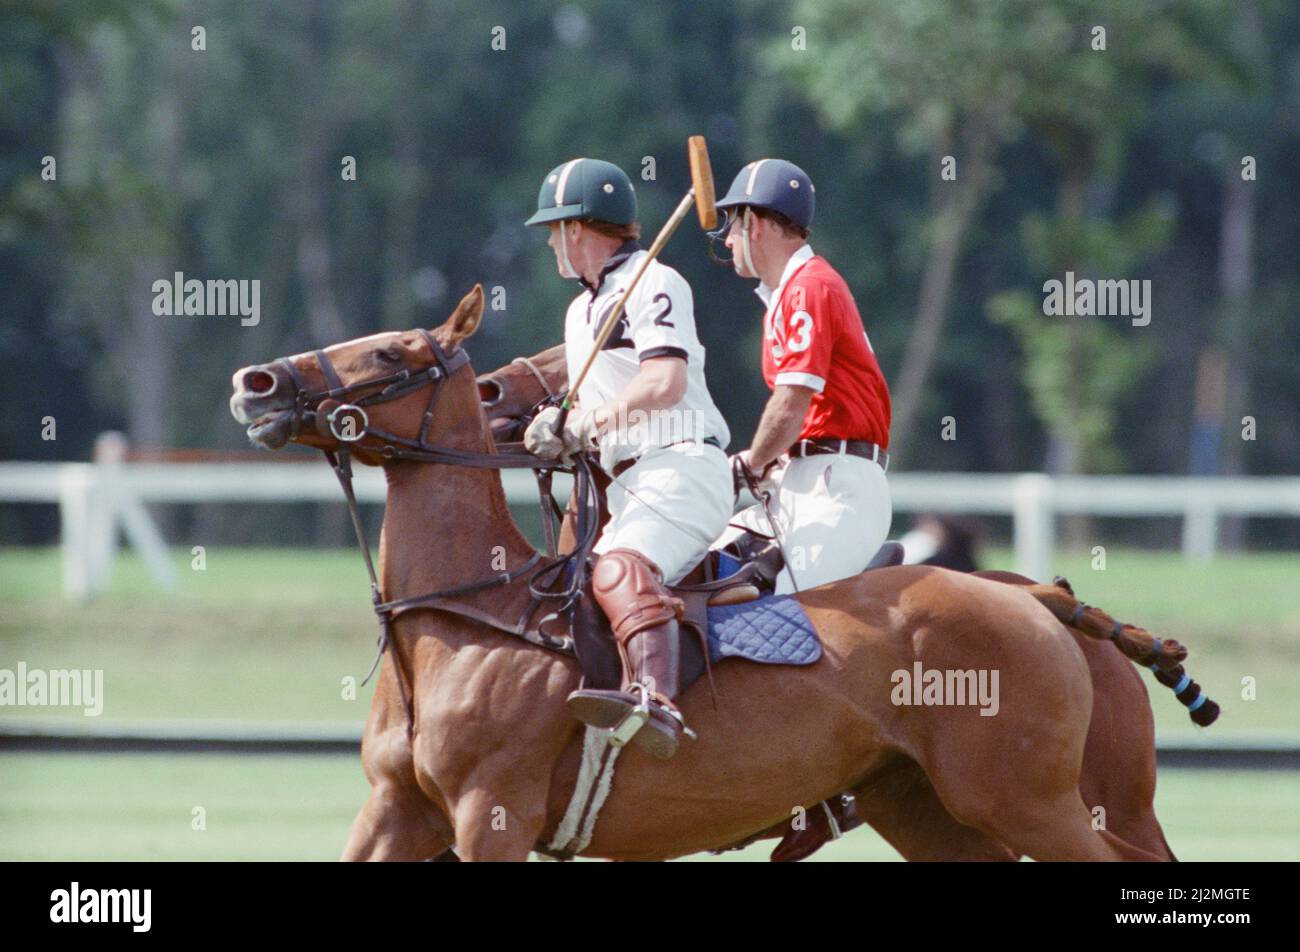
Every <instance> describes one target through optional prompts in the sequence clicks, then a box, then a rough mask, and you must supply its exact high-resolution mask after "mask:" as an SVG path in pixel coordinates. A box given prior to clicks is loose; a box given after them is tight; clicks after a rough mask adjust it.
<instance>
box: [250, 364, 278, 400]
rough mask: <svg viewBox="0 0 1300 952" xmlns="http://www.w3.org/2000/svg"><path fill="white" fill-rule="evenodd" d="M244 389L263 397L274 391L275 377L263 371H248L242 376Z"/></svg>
mask: <svg viewBox="0 0 1300 952" xmlns="http://www.w3.org/2000/svg"><path fill="white" fill-rule="evenodd" d="M244 389H245V390H247V391H248V392H249V393H255V394H258V395H259V396H264V395H266V394H268V393H270V392H271V391H272V390H274V389H275V377H274V376H272V375H271V374H269V373H267V372H266V371H265V370H250V371H249V372H248V373H246V374H244Z"/></svg>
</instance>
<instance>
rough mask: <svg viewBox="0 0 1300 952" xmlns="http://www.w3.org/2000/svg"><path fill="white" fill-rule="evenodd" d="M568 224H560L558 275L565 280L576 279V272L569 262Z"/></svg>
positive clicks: (564, 222)
mask: <svg viewBox="0 0 1300 952" xmlns="http://www.w3.org/2000/svg"><path fill="white" fill-rule="evenodd" d="M568 232H569V223H568V222H567V221H562V222H560V275H561V276H562V277H565V278H576V277H578V272H577V270H576V269H575V268H574V267H573V262H572V261H570V260H569V240H568Z"/></svg>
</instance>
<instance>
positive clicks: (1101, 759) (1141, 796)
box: [973, 571, 1176, 860]
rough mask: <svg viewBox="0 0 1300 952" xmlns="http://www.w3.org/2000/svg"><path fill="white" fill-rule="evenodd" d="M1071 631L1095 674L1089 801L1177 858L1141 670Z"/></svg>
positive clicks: (1158, 851)
mask: <svg viewBox="0 0 1300 952" xmlns="http://www.w3.org/2000/svg"><path fill="white" fill-rule="evenodd" d="M973 574H974V575H975V576H977V577H979V578H987V579H990V580H992V581H997V582H1003V583H1005V584H1008V585H1016V586H1020V587H1027V586H1033V585H1036V584H1038V583H1037V582H1036V581H1035V580H1034V579H1031V578H1027V577H1026V576H1023V575H1016V574H1015V573H1013V572H995V571H984V572H975V573H973ZM1070 634H1071V635H1072V636H1073V637H1074V640H1075V643H1076V644H1077V645H1078V646H1079V648H1080V650H1081V651H1083V654H1084V657H1085V658H1086V659H1087V661H1088V669H1089V673H1090V675H1091V680H1092V695H1093V704H1092V719H1091V721H1090V723H1089V726H1088V740H1087V744H1086V746H1085V747H1084V751H1083V773H1082V775H1081V777H1080V780H1079V790H1080V793H1082V795H1083V802H1084V804H1085V805H1086V806H1088V807H1089V808H1090V809H1091V808H1095V807H1098V806H1101V807H1104V808H1105V810H1106V815H1105V822H1106V824H1107V828H1108V829H1110V830H1111V832H1113V833H1115V834H1116V835H1117V836H1118V837H1119V838H1120V839H1121V840H1123V841H1125V842H1126V843H1130V844H1132V845H1133V846H1136V847H1138V848H1139V849H1143V850H1146V851H1147V852H1149V853H1152V854H1154V855H1156V856H1158V857H1160V858H1162V859H1169V860H1174V859H1176V857H1175V856H1174V854H1173V851H1172V850H1170V849H1169V844H1168V842H1166V840H1165V835H1164V831H1163V830H1162V829H1161V828H1160V821H1159V820H1158V819H1157V818H1156V814H1155V809H1154V806H1153V803H1154V799H1155V786H1156V752H1155V723H1154V719H1153V717H1152V714H1151V702H1150V698H1149V696H1148V694H1147V688H1146V684H1145V682H1144V681H1143V678H1142V676H1141V673H1140V672H1139V671H1138V669H1137V668H1135V667H1134V666H1133V664H1132V662H1130V661H1129V660H1128V659H1127V658H1125V657H1124V656H1123V655H1122V654H1120V653H1119V652H1118V651H1116V650H1115V648H1114V646H1113V645H1111V644H1109V643H1105V642H1099V641H1097V640H1095V639H1093V638H1089V637H1088V636H1087V635H1085V634H1083V633H1082V632H1080V631H1078V630H1075V629H1073V628H1071V629H1070Z"/></svg>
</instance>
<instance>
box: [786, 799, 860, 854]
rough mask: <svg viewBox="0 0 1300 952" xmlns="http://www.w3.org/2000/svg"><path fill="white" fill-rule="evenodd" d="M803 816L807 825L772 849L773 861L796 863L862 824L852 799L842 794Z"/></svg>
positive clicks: (792, 831)
mask: <svg viewBox="0 0 1300 952" xmlns="http://www.w3.org/2000/svg"><path fill="white" fill-rule="evenodd" d="M806 816H807V821H808V822H807V826H805V827H804V828H803V829H802V830H796V829H791V830H790V832H788V833H786V835H785V837H784V838H783V839H782V840H781V842H780V843H778V844H776V849H774V850H772V862H774V863H797V862H799V860H801V859H807V858H808V857H809V856H811V855H812V854H813V853H816V852H817V851H818V850H819V849H821V848H822V847H823V846H825V845H826V843H827V842H829V841H830V840H838V839H839V838H840V837H841V836H843V835H844V834H845V833H847V832H848V831H849V830H852V829H854V828H855V827H859V826H861V825H862V820H861V818H860V817H859V816H858V813H857V810H856V808H855V806H854V802H853V797H851V796H849V795H848V794H843V793H842V794H840V795H839V796H838V797H831V798H830V799H829V800H823V801H822V802H821V803H819V804H817V805H816V806H815V807H813V808H812V809H811V810H809V811H808V812H807V814H806Z"/></svg>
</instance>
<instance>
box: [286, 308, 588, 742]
mask: <svg viewBox="0 0 1300 952" xmlns="http://www.w3.org/2000/svg"><path fill="white" fill-rule="evenodd" d="M419 333H420V334H421V335H422V336H423V338H424V340H425V343H427V344H428V346H429V349H430V350H431V351H432V353H433V357H434V365H433V366H432V367H428V368H425V369H424V370H418V371H412V370H410V369H408V368H404V369H402V370H401V371H398V372H396V373H393V374H388V375H384V376H380V377H375V378H371V379H369V380H362V381H359V382H357V383H354V384H348V385H344V383H343V382H342V380H341V379H340V378H339V375H338V372H337V371H336V370H335V369H334V366H333V364H332V363H331V362H330V359H329V357H328V355H326V353H325V351H323V350H317V351H314V352H313V356H314V357H315V359H316V362H317V364H318V365H319V367H320V369H321V373H322V374H323V375H324V377H325V382H326V385H327V389H325V390H323V391H316V392H312V391H310V390H308V388H307V385H306V381H305V380H303V378H302V375H301V374H300V373H299V372H298V369H297V367H295V366H294V364H293V361H292V360H290V359H289V358H281V360H280V361H279V362H278V363H279V364H280V365H281V366H283V367H284V368H285V370H286V372H287V373H288V376H289V378H290V379H291V380H292V381H293V383H294V387H295V394H294V410H293V416H292V419H291V424H290V429H291V432H292V433H293V435H295V436H296V435H297V434H299V433H300V432H302V429H303V427H305V426H308V425H311V426H316V425H317V420H316V417H317V415H318V414H319V413H320V412H321V406H320V405H321V402H322V401H324V400H331V401H336V400H342V399H343V398H346V397H349V396H351V395H352V394H355V393H357V392H358V391H361V390H371V392H370V393H368V394H366V395H365V396H362V397H360V398H358V399H356V400H354V401H353V402H351V403H339V404H338V405H337V406H335V407H334V408H333V409H331V410H329V411H328V416H327V417H326V422H327V423H328V424H329V426H330V430H331V432H332V433H333V434H334V436H335V437H336V439H338V440H339V443H340V447H339V449H338V450H323V452H324V454H325V458H326V459H327V460H328V461H329V464H330V467H331V469H333V470H334V475H335V476H336V477H337V478H338V481H339V485H340V486H341V487H342V489H343V496H344V499H345V500H346V502H347V507H348V515H349V517H350V518H351V520H352V529H353V532H354V533H355V534H356V538H357V547H358V548H359V549H360V550H361V555H362V557H363V559H364V560H365V565H366V573H367V574H368V575H369V576H370V599H371V603H372V606H373V608H374V611H375V615H376V617H377V618H378V621H379V641H378V650H377V651H376V653H375V660H374V663H373V664H371V666H370V671H369V673H367V674H366V677H365V679H364V680H363V681H362V682H361V683H362V684H363V685H364V684H366V683H368V682H369V681H370V679H371V678H372V677H373V676H374V673H375V671H376V670H378V668H379V663H380V661H381V659H382V658H383V656H384V652H385V651H387V650H388V649H389V647H390V646H392V647H393V652H392V654H393V663H394V666H395V668H396V675H397V685H398V691H399V693H400V695H401V701H402V706H403V708H404V709H405V711H406V716H407V720H406V732H407V736H408V738H409V737H411V736H412V735H413V734H414V730H415V710H414V706H413V702H412V700H411V691H413V690H414V681H413V680H412V679H411V678H410V677H409V676H408V673H407V672H406V670H405V664H404V662H403V659H402V657H401V653H400V651H398V649H397V647H396V645H395V643H394V640H393V637H392V635H393V624H394V622H395V621H396V619H397V618H398V617H399V616H400V615H402V614H403V613H405V612H408V611H419V610H426V611H445V612H451V613H454V614H458V615H461V616H464V617H468V618H473V619H475V620H476V621H480V622H483V623H486V624H489V625H491V626H493V627H495V628H497V629H498V630H500V631H503V632H506V633H507V634H512V635H516V636H518V637H520V638H523V639H524V640H525V641H527V642H529V643H530V644H534V645H537V646H538V647H542V648H547V649H549V650H552V651H557V652H560V653H564V654H568V655H570V656H573V655H574V654H575V652H574V648H573V643H572V638H571V637H568V636H563V637H555V636H551V635H548V634H546V633H545V632H543V631H541V629H540V626H539V627H530V624H529V623H530V621H531V619H532V617H533V615H534V614H535V613H536V610H537V608H538V606H539V605H540V604H541V603H542V601H543V600H545V599H560V600H561V608H560V610H559V612H565V611H568V610H570V609H571V607H572V605H573V602H574V601H575V599H576V598H577V597H578V593H580V592H581V588H582V583H583V578H584V573H585V568H586V566H585V562H586V557H587V554H588V553H589V552H590V549H591V546H592V545H593V544H594V542H595V535H596V533H595V529H596V528H597V523H598V519H599V516H598V514H597V515H596V516H594V517H593V516H592V514H591V508H590V507H591V505H592V504H593V503H592V500H591V499H589V498H588V497H591V496H593V493H594V492H595V489H594V480H593V479H592V475H591V471H590V463H589V461H587V460H586V459H585V458H579V459H578V460H576V461H575V465H574V476H575V481H576V485H577V487H578V490H579V498H580V501H581V505H580V510H579V527H578V538H579V545H578V546H577V548H576V550H575V551H574V552H573V553H570V554H569V555H567V556H563V557H558V556H557V554H556V542H555V531H556V530H555V527H554V526H553V525H552V522H551V520H552V518H553V516H554V514H555V512H557V511H558V510H559V506H558V505H557V504H556V502H555V499H554V497H553V496H552V495H551V477H552V474H553V472H554V470H555V469H556V468H557V467H556V464H555V463H554V462H552V461H550V460H543V459H540V458H539V457H536V456H534V455H533V454H531V453H528V452H526V451H524V450H523V449H522V447H520V448H519V449H512V450H510V451H507V452H497V453H476V452H470V451H466V450H458V449H452V448H449V447H440V446H433V445H430V444H429V442H428V433H429V426H430V424H431V423H432V421H433V416H434V408H435V407H436V405H437V402H438V396H439V394H440V393H441V390H442V385H443V384H444V383H445V382H446V381H447V379H448V378H449V377H450V376H451V375H452V374H453V373H455V372H456V371H457V370H459V369H460V368H461V367H464V366H466V365H467V364H468V363H469V355H468V354H467V353H466V352H465V351H464V350H462V349H460V348H457V349H456V350H455V351H453V352H452V353H451V354H448V353H446V352H445V351H444V350H443V349H442V347H441V346H440V345H439V344H438V342H437V341H436V340H434V338H433V335H431V334H430V333H429V332H428V331H425V330H423V329H420V331H419ZM530 369H532V368H530ZM539 377H540V375H539ZM430 386H431V387H432V388H433V393H432V394H431V395H430V398H429V405H428V407H427V408H426V410H425V412H424V417H423V419H422V420H421V424H420V434H419V438H418V439H417V440H412V439H409V438H407V437H403V436H400V435H398V434H395V433H389V432H387V431H385V430H381V429H379V428H378V427H373V426H371V425H370V421H369V418H368V416H367V415H366V414H365V410H364V408H365V407H368V406H373V405H375V404H378V403H385V402H388V401H390V400H396V399H398V398H400V397H403V396H405V395H407V394H408V393H411V392H413V391H415V390H419V389H422V388H424V387H430ZM376 387H377V388H379V389H377V390H375V389H372V388H376ZM340 412H355V413H357V414H358V415H359V417H360V419H361V421H362V422H361V426H360V428H359V429H357V428H353V430H352V433H351V435H350V436H349V438H345V437H344V436H343V435H342V434H340V433H339V432H338V431H337V430H335V429H334V420H335V418H336V416H337V414H339V413H340ZM367 439H373V440H378V441H379V445H377V446H376V445H375V444H374V443H366V444H364V445H361V444H362V441H363V440H367ZM354 445H359V446H360V448H362V449H365V450H366V451H367V452H376V453H378V454H379V455H380V456H382V457H383V458H384V459H386V460H404V461H412V462H421V463H441V464H445V465H451V466H468V467H473V468H478V469H516V468H517V469H532V470H534V472H535V473H536V475H537V480H538V491H539V494H540V496H541V504H542V510H543V520H544V522H545V524H546V527H547V534H546V537H547V554H548V555H549V556H551V557H552V559H553V560H554V561H552V562H551V563H550V564H548V565H546V566H543V567H542V568H541V569H540V570H539V571H537V572H535V573H534V578H533V580H530V582H529V594H530V600H529V605H528V608H527V609H526V610H525V611H524V613H523V615H522V616H521V617H520V619H519V620H518V621H517V622H515V623H514V624H507V623H505V622H502V621H500V620H499V619H497V618H495V617H493V616H492V615H491V614H490V613H485V612H480V611H476V610H474V609H472V608H470V607H469V606H465V605H460V604H457V603H456V602H455V599H456V598H459V597H463V596H465V595H470V594H473V593H475V592H479V591H484V590H486V589H489V588H495V587H498V586H504V585H510V584H511V583H513V582H516V581H518V580H519V579H521V578H523V577H524V576H525V575H526V574H528V573H529V572H532V571H533V570H534V569H537V568H538V566H539V564H540V563H541V562H542V554H541V553H540V552H534V553H533V555H532V557H531V558H529V559H528V560H526V561H525V562H524V563H523V564H522V565H520V566H518V567H516V568H514V569H511V570H510V571H508V572H503V573H501V574H499V575H493V576H491V577H489V578H485V579H482V580H480V581H477V582H470V583H468V584H465V585H459V586H455V587H453V588H446V589H440V590H438V591H434V592H428V593H426V594H424V595H413V596H407V597H403V598H396V599H391V600H386V599H385V598H384V596H383V592H382V589H381V586H380V583H379V575H378V572H377V571H376V570H375V563H374V559H373V557H372V556H371V553H370V543H369V542H368V540H367V539H366V532H365V526H364V524H363V522H362V519H361V507H360V505H359V504H358V502H357V496H356V491H355V489H354V487H353V473H352V449H351V447H352V446H354ZM593 498H594V497H593ZM548 501H549V503H550V505H549V506H548V505H547V502H548ZM598 502H599V501H598V499H597V500H595V505H597V506H598ZM561 570H563V572H564V576H565V578H566V582H567V584H566V585H564V586H563V587H562V588H561V589H560V590H559V591H550V590H548V589H545V588H544V589H539V588H538V587H537V584H536V580H537V579H539V578H540V577H541V576H542V575H543V574H544V573H547V572H552V571H553V572H555V573H556V574H555V575H554V576H552V578H558V577H559V573H560V571H561ZM559 612H557V613H556V614H559ZM408 682H410V687H409V688H408Z"/></svg>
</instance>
